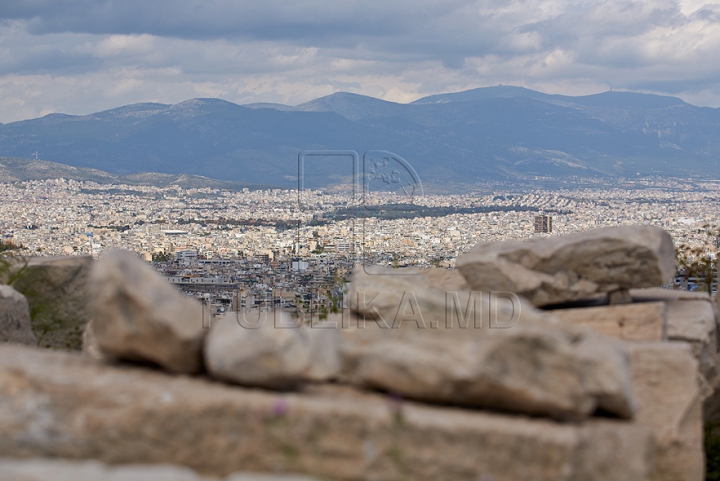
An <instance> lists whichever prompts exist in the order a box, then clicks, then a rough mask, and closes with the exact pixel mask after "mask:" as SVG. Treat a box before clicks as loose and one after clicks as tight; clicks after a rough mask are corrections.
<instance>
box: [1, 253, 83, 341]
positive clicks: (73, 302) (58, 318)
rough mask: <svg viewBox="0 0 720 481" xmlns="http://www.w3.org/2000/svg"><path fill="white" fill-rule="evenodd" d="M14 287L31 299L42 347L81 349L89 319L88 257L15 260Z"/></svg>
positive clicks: (37, 336) (35, 325)
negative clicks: (83, 334)
mask: <svg viewBox="0 0 720 481" xmlns="http://www.w3.org/2000/svg"><path fill="white" fill-rule="evenodd" d="M14 264H15V265H14V269H13V277H14V281H13V287H14V288H15V289H16V290H17V291H19V292H21V293H22V294H23V295H25V297H26V298H27V300H28V303H29V305H30V314H31V318H32V325H33V331H34V333H35V337H36V338H37V342H38V345H39V346H41V347H51V348H54V349H65V350H73V351H77V350H80V347H81V345H82V333H83V330H84V329H85V326H86V325H87V323H88V322H89V321H90V309H89V305H90V297H89V292H88V277H89V275H90V270H91V268H92V265H93V260H92V258H91V257H89V256H68V257H31V258H28V259H16V260H15V262H14Z"/></svg>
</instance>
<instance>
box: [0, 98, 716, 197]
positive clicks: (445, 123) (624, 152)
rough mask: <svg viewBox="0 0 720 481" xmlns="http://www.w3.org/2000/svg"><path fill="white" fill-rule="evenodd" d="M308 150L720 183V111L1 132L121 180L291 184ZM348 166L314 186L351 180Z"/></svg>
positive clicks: (553, 109) (254, 114)
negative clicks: (167, 177) (169, 177)
mask: <svg viewBox="0 0 720 481" xmlns="http://www.w3.org/2000/svg"><path fill="white" fill-rule="evenodd" d="M303 149H333V150H337V149H343V150H347V149H351V150H356V151H357V152H358V153H360V154H361V155H362V153H363V152H364V151H365V150H369V149H380V150H389V151H392V152H394V153H396V154H398V155H400V156H402V157H403V158H405V159H406V160H407V161H409V162H410V163H411V164H412V165H413V166H414V167H415V169H416V170H417V172H418V173H419V175H420V177H421V178H422V179H423V182H425V183H426V184H432V183H443V184H447V183H450V184H454V183H459V184H468V183H473V182H477V181H481V180H485V179H506V180H511V179H513V178H532V177H534V176H550V177H568V176H594V175H599V176H612V175H620V176H634V175H637V174H638V173H640V174H642V175H648V174H658V175H668V176H692V175H710V176H717V175H720V163H718V160H719V157H720V109H710V108H701V107H695V106H692V105H689V104H687V103H685V102H683V101H682V100H680V99H677V98H673V97H662V96H656V95H645V94H637V93H627V92H606V93H602V94H598V95H590V96H583V97H568V96H561V95H547V94H543V93H540V92H534V91H532V90H527V89H523V88H518V87H502V86H501V87H492V88H483V89H475V90H469V91H465V92H459V93H451V94H441V95H434V96H430V97H426V98H423V99H420V100H417V101H415V102H413V103H411V104H397V103H393V102H386V101H383V100H379V99H374V98H371V97H365V96H361V95H355V94H349V93H336V94H333V95H330V96H327V97H323V98H320V99H316V100H313V101H311V102H308V103H305V104H302V105H298V106H296V107H290V106H286V105H279V104H252V105H248V106H240V105H236V104H233V103H230V102H226V101H223V100H217V99H194V100H188V101H185V102H181V103H179V104H176V105H164V104H154V103H145V104H136V105H129V106H125V107H120V108H117V109H113V110H108V111H105V112H99V113H96V114H91V115H87V116H70V115H62V114H51V115H48V116H45V117H43V118H40V119H33V120H27V121H23V122H14V123H10V124H5V125H0V155H5V156H14V157H29V156H30V154H31V153H32V152H34V151H38V152H40V153H41V156H42V157H43V158H45V159H50V160H53V161H55V162H60V163H63V164H68V165H71V166H76V167H87V168H94V169H100V170H103V171H107V172H111V173H113V174H121V175H126V174H130V173H137V172H145V171H154V172H161V173H167V174H174V175H177V174H191V175H201V176H206V177H211V178H215V179H220V180H224V181H233V182H247V183H262V184H274V185H284V186H288V187H290V186H295V185H296V182H297V180H296V178H297V155H298V153H299V151H301V150H303ZM350 174H351V169H350V168H349V166H348V164H347V162H344V161H343V160H342V159H337V160H335V159H316V160H313V161H312V162H311V163H309V164H308V165H307V166H306V185H309V186H320V185H324V184H328V183H332V182H342V181H346V180H348V179H349V178H350Z"/></svg>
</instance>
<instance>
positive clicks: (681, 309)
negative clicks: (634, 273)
mask: <svg viewBox="0 0 720 481" xmlns="http://www.w3.org/2000/svg"><path fill="white" fill-rule="evenodd" d="M630 293H631V295H632V298H633V301H634V302H636V303H638V302H663V303H664V304H665V309H666V312H667V323H668V327H667V337H668V339H669V340H671V341H683V342H686V343H688V344H689V345H690V347H691V349H692V353H693V355H694V356H695V359H697V361H698V365H699V369H700V388H701V395H702V397H703V399H704V400H705V401H704V412H705V420H706V421H708V422H713V423H717V422H720V355H719V353H718V347H719V345H718V335H720V332H719V330H718V313H717V308H716V305H715V303H714V302H713V301H712V299H711V298H710V296H709V295H708V294H705V293H700V292H687V291H679V290H670V289H634V290H632V291H630Z"/></svg>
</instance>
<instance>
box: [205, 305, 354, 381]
mask: <svg viewBox="0 0 720 481" xmlns="http://www.w3.org/2000/svg"><path fill="white" fill-rule="evenodd" d="M236 314H237V313H231V314H230V315H228V316H226V317H225V318H224V319H222V320H221V321H219V322H216V323H215V324H214V325H213V327H212V329H211V330H210V332H209V334H208V335H207V338H206V339H205V345H204V349H203V356H204V359H205V366H206V368H207V370H208V372H209V373H210V375H211V376H213V377H215V378H217V379H222V380H226V381H230V382H235V383H238V384H242V385H246V386H263V387H270V388H273V387H277V388H282V387H290V386H295V385H299V384H302V383H304V382H308V381H326V380H328V379H331V378H332V377H334V376H335V375H336V374H337V372H338V371H339V368H340V354H339V347H340V346H339V343H340V330H339V329H338V328H334V326H325V325H317V326H312V327H311V326H306V325H297V324H295V323H293V322H291V321H289V322H284V323H280V322H278V323H276V322H275V319H273V316H272V314H270V315H269V316H268V317H269V319H268V318H265V319H264V320H263V321H260V322H257V323H256V324H254V325H252V326H248V325H247V324H245V325H243V324H244V323H241V322H237V321H238V319H236V318H235V317H236Z"/></svg>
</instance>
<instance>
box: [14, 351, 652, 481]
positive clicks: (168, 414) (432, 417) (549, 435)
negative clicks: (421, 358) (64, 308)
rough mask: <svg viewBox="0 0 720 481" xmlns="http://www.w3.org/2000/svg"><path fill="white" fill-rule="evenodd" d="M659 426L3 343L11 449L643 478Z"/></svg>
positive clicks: (251, 466)
mask: <svg viewBox="0 0 720 481" xmlns="http://www.w3.org/2000/svg"><path fill="white" fill-rule="evenodd" d="M654 444H655V443H654V441H653V436H652V434H651V433H650V432H649V431H648V430H647V429H646V428H644V427H641V426H638V425H636V424H634V423H628V422H622V421H613V420H603V419H594V420H589V421H586V422H584V423H580V424H558V423H555V422H552V421H547V420H542V419H531V418H525V417H521V416H511V415H501V414H490V413H486V412H473V411H469V410H463V409H456V408H449V407H440V406H428V405H422V404H417V403H412V402H403V401H401V400H399V399H397V398H395V397H388V396H383V395H378V394H367V393H361V392H358V391H356V390H353V389H350V388H341V387H333V386H325V387H316V388H313V389H307V390H305V391H303V392H297V393H286V394H279V393H272V392H263V391H260V390H252V389H246V388H240V387H235V386H225V385H222V384H218V383H213V382H210V381H207V380H204V379H198V378H188V377H184V376H171V375H167V374H163V373H160V372H152V371H150V370H146V369H141V368H130V367H113V366H106V365H101V364H97V363H95V362H93V361H91V360H89V359H88V358H83V357H81V356H79V355H74V354H69V353H62V352H51V351H41V350H37V349H33V348H26V347H22V346H11V345H5V346H0V456H4V457H33V456H35V457H37V456H49V457H60V458H75V459H96V460H99V461H101V462H104V463H112V464H123V463H130V464H137V463H170V464H176V465H182V466H187V467H190V468H192V469H194V470H196V471H197V472H199V473H203V474H207V475H214V476H226V475H228V474H230V473H232V472H235V471H240V470H243V471H258V472H295V473H304V474H308V475H311V476H316V477H318V478H323V477H325V478H329V479H334V480H363V479H367V480H371V479H382V480H388V481H390V480H401V479H413V480H416V481H424V480H432V481H436V480H438V479H447V480H454V481H466V480H467V481H478V480H481V479H492V480H493V481H517V480H521V479H532V480H534V481H543V480H547V481H558V480H573V481H595V480H607V481H643V480H649V479H652V472H653V469H654V467H653V466H654V460H655V458H654V454H653V453H654Z"/></svg>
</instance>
